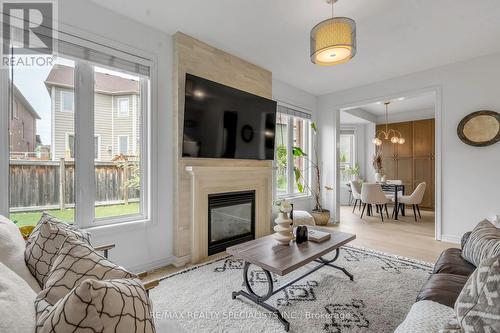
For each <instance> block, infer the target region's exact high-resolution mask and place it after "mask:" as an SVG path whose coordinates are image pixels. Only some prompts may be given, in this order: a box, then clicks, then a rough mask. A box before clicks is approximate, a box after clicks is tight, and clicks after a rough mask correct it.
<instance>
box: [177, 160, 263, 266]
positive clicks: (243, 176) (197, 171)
mask: <svg viewBox="0 0 500 333" xmlns="http://www.w3.org/2000/svg"><path fill="white" fill-rule="evenodd" d="M185 171H187V172H188V173H189V174H190V176H191V198H190V202H189V203H186V204H189V205H190V208H191V209H190V220H191V256H190V257H191V258H190V259H191V260H190V261H191V262H193V263H197V262H199V261H200V260H202V259H204V258H206V257H207V256H208V195H209V194H214V193H225V192H236V191H248V190H255V237H262V236H265V235H268V234H269V233H270V232H271V225H272V223H271V210H272V169H271V168H270V167H266V166H255V167H252V166H234V167H223V166H186V167H185Z"/></svg>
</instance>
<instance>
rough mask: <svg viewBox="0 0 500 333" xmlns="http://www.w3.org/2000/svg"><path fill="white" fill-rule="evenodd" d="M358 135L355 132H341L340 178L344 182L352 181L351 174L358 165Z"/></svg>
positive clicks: (343, 130)
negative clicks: (356, 147)
mask: <svg viewBox="0 0 500 333" xmlns="http://www.w3.org/2000/svg"><path fill="white" fill-rule="evenodd" d="M355 142H356V135H355V131H354V130H350V129H341V130H340V177H341V180H342V182H345V183H347V182H349V181H351V180H352V176H351V173H350V172H349V171H350V170H352V168H354V167H355V165H356V158H355V156H356V151H355Z"/></svg>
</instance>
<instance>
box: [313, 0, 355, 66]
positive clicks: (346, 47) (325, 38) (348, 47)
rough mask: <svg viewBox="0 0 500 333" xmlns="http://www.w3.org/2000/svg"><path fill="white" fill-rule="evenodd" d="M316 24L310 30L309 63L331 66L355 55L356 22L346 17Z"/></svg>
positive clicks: (328, 1)
mask: <svg viewBox="0 0 500 333" xmlns="http://www.w3.org/2000/svg"><path fill="white" fill-rule="evenodd" d="M326 2H327V3H329V4H330V3H331V5H332V18H329V19H327V20H324V21H322V22H320V23H318V24H317V25H316V26H315V27H314V28H312V30H311V61H312V62H313V63H314V64H316V65H321V66H333V65H338V64H341V63H344V62H347V61H349V60H350V59H352V58H353V57H354V55H355V54H356V22H354V20H352V19H350V18H348V17H335V16H334V15H333V5H334V3H335V2H337V0H326Z"/></svg>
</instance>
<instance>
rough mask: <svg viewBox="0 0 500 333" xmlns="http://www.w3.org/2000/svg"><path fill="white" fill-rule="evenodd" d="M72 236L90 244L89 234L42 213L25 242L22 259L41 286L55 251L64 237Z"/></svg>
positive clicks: (50, 266) (54, 256)
mask: <svg viewBox="0 0 500 333" xmlns="http://www.w3.org/2000/svg"><path fill="white" fill-rule="evenodd" d="M68 236H74V237H76V238H77V239H79V240H81V241H84V242H87V243H88V244H90V234H88V233H87V232H85V231H82V230H78V229H76V228H75V227H73V226H71V225H69V224H66V223H64V222H62V221H61V220H58V219H56V218H55V217H53V216H51V215H50V214H47V213H43V215H42V217H41V219H40V221H38V224H37V225H36V227H35V229H33V232H32V233H31V235H30V237H29V238H28V240H27V242H26V249H25V250H24V260H25V261H26V265H27V266H28V269H29V270H30V272H31V274H33V276H34V277H35V279H36V280H37V281H38V283H39V284H40V287H42V288H43V286H44V284H45V280H46V279H47V275H48V274H49V271H50V269H51V268H52V263H53V262H54V259H55V258H56V255H57V251H58V250H59V248H60V247H61V244H62V243H63V242H64V240H65V239H66V237H68Z"/></svg>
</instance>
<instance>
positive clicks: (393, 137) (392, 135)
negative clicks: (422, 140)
mask: <svg viewBox="0 0 500 333" xmlns="http://www.w3.org/2000/svg"><path fill="white" fill-rule="evenodd" d="M384 104H385V130H380V131H378V132H377V134H376V135H375V138H373V140H372V142H373V144H374V145H376V146H381V145H382V140H381V139H380V137H382V139H384V140H390V141H391V142H392V143H393V144H400V145H402V144H404V143H405V142H406V140H405V138H403V135H402V134H401V132H399V131H398V130H395V129H392V128H389V111H388V109H389V104H391V102H385V103H384Z"/></svg>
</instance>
